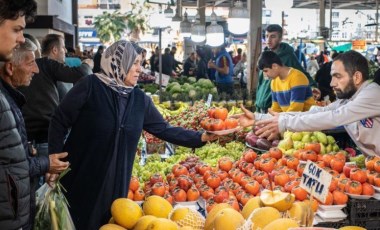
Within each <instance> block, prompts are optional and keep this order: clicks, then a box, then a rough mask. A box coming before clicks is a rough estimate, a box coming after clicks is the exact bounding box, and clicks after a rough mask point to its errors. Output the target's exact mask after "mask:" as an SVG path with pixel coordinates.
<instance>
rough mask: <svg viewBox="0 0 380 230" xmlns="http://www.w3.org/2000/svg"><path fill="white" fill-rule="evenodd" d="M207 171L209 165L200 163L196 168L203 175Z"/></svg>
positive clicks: (209, 168) (209, 169)
mask: <svg viewBox="0 0 380 230" xmlns="http://www.w3.org/2000/svg"><path fill="white" fill-rule="evenodd" d="M207 171H211V167H210V166H209V165H206V164H203V165H201V166H200V167H199V169H198V173H199V174H201V175H204V174H205V173H206V172H207Z"/></svg>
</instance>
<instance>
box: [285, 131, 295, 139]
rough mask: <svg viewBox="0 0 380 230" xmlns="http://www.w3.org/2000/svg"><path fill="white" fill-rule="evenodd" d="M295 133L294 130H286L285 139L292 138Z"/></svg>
mask: <svg viewBox="0 0 380 230" xmlns="http://www.w3.org/2000/svg"><path fill="white" fill-rule="evenodd" d="M292 135H293V132H290V131H285V132H284V139H287V138H291V137H292Z"/></svg>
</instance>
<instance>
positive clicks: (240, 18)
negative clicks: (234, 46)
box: [227, 0, 249, 34]
mask: <svg viewBox="0 0 380 230" xmlns="http://www.w3.org/2000/svg"><path fill="white" fill-rule="evenodd" d="M227 23H228V30H229V31H230V32H231V33H233V34H245V33H247V32H248V30H249V12H248V9H247V8H244V6H243V2H242V1H240V0H238V1H237V2H236V3H235V6H234V7H232V8H231V9H230V12H229V14H228V19H227Z"/></svg>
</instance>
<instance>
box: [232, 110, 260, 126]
mask: <svg viewBox="0 0 380 230" xmlns="http://www.w3.org/2000/svg"><path fill="white" fill-rule="evenodd" d="M240 108H241V109H242V110H243V112H244V113H242V114H236V115H233V116H231V118H236V119H239V125H240V126H241V127H243V128H245V127H248V126H253V125H254V124H255V114H254V113H252V112H251V111H249V110H248V109H246V108H245V107H244V106H243V105H240Z"/></svg>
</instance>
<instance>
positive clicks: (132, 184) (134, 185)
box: [129, 176, 140, 192]
mask: <svg viewBox="0 0 380 230" xmlns="http://www.w3.org/2000/svg"><path fill="white" fill-rule="evenodd" d="M139 187H140V183H139V179H138V178H137V177H135V176H134V177H132V178H131V182H129V189H130V190H132V192H135V191H136V190H137V189H139Z"/></svg>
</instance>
